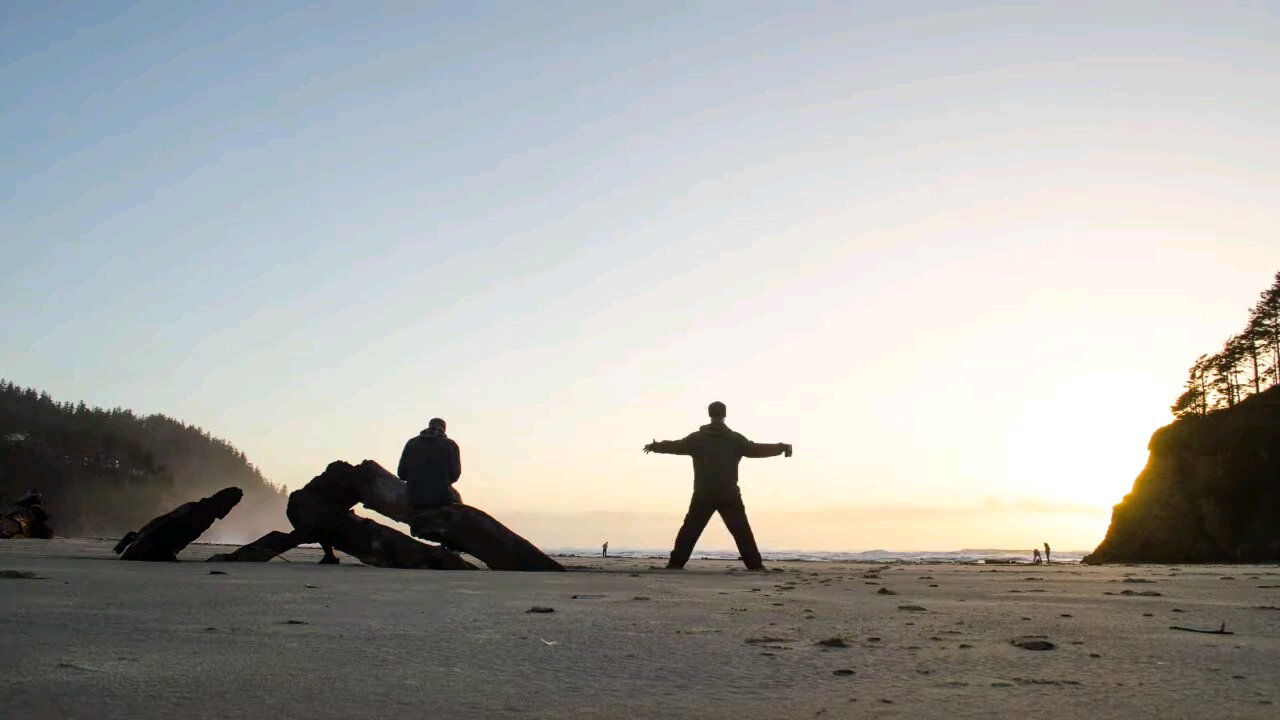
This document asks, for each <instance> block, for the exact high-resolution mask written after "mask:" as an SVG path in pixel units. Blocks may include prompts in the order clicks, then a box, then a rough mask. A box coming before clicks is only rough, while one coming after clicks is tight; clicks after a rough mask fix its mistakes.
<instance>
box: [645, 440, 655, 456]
mask: <svg viewBox="0 0 1280 720" xmlns="http://www.w3.org/2000/svg"><path fill="white" fill-rule="evenodd" d="M657 444H658V441H657V440H654V441H653V442H651V443H649V444H648V445H645V446H644V452H645V454H646V455H647V454H649V453H651V452H653V446H654V445H657Z"/></svg>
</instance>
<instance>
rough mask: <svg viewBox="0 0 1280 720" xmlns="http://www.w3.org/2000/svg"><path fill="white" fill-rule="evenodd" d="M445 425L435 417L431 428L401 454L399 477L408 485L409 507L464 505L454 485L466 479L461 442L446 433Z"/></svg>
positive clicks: (410, 440)
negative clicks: (460, 448) (464, 477)
mask: <svg viewBox="0 0 1280 720" xmlns="http://www.w3.org/2000/svg"><path fill="white" fill-rule="evenodd" d="M445 427H446V426H445V422H444V420H441V419H440V418H432V419H431V422H429V423H427V429H426V430H423V431H422V432H420V433H418V434H417V435H416V436H415V437H412V438H409V442H407V443H405V445H404V452H402V453H401V454H400V465H399V466H398V467H397V469H396V474H397V475H399V476H400V479H401V480H403V481H404V482H405V485H406V486H407V487H406V490H407V491H408V496H409V505H410V506H411V507H415V508H428V507H437V506H440V505H450V504H452V503H455V502H462V498H461V496H459V495H458V493H457V491H456V490H454V489H453V484H454V483H456V482H458V478H459V477H461V476H462V454H461V453H460V452H459V451H458V443H456V442H454V441H452V440H450V439H449V436H448V435H446V434H445Z"/></svg>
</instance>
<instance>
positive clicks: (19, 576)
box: [0, 570, 45, 580]
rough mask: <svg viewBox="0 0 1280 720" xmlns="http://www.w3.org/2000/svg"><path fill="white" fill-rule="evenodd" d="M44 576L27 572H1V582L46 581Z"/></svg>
mask: <svg viewBox="0 0 1280 720" xmlns="http://www.w3.org/2000/svg"><path fill="white" fill-rule="evenodd" d="M44 579H45V578H44V576H43V575H37V574H35V573H33V572H27V571H26V570H0V580H44Z"/></svg>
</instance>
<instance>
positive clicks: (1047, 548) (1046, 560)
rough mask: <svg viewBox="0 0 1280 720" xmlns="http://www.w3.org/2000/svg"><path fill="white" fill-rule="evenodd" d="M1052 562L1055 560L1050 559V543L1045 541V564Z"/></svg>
mask: <svg viewBox="0 0 1280 720" xmlns="http://www.w3.org/2000/svg"><path fill="white" fill-rule="evenodd" d="M1051 562H1053V561H1052V560H1050V559H1049V543H1045V544H1044V564H1045V565H1048V564H1049V563H1051Z"/></svg>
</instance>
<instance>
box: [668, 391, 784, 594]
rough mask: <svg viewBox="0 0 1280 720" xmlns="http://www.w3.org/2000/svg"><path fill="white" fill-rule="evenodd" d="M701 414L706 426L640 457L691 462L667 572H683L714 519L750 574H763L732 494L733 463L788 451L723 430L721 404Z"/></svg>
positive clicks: (735, 476) (741, 507) (757, 552)
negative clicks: (685, 505) (689, 489)
mask: <svg viewBox="0 0 1280 720" xmlns="http://www.w3.org/2000/svg"><path fill="white" fill-rule="evenodd" d="M707 414H708V415H709V416H710V417H711V422H710V423H708V424H706V425H703V426H702V427H700V428H698V430H697V432H694V433H691V434H690V435H688V436H687V437H685V438H684V439H682V440H664V441H661V442H659V441H656V440H655V441H654V442H651V443H649V444H648V445H645V446H644V451H645V452H646V453H650V452H656V453H664V454H668V455H689V456H690V457H692V458H693V498H692V499H691V500H690V501H689V511H688V512H687V513H686V514H685V516H684V524H683V525H681V527H680V531H679V532H678V533H677V534H676V541H675V546H674V547H673V548H672V550H671V558H670V560H668V562H667V567H668V568H669V569H673V570H678V569H683V568H684V566H685V563H687V562H688V561H689V556H690V555H692V554H693V548H694V546H695V545H696V544H697V542H698V538H699V537H700V536H701V535H702V531H703V529H705V528H706V526H707V523H708V522H709V521H710V520H711V516H712V515H714V514H716V513H719V514H720V518H721V519H722V520H723V521H724V524H725V527H726V528H728V529H729V533H730V534H732V535H733V540H734V542H735V543H737V545H738V554H739V555H741V556H742V562H743V563H744V564H745V565H746V566H747V568H748V569H750V570H763V569H764V561H763V559H762V558H761V557H760V550H759V548H757V547H756V540H755V536H754V535H753V534H752V532H751V524H750V523H749V522H748V521H747V511H746V507H745V506H744V505H743V504H742V492H741V491H740V490H739V489H738V463H739V462H740V461H741V460H742V458H744V457H748V458H766V457H774V456H776V455H782V454H784V453H785V454H786V456H787V457H791V446H790V445H788V444H786V443H772V444H764V443H754V442H751V441H750V440H748V439H747V438H745V437H743V436H742V435H741V434H740V433H737V432H734V431H733V430H731V429H729V426H728V425H726V424H725V416H726V415H727V411H726V408H725V405H724V403H722V402H713V403H711V405H709V406H708V407H707Z"/></svg>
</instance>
